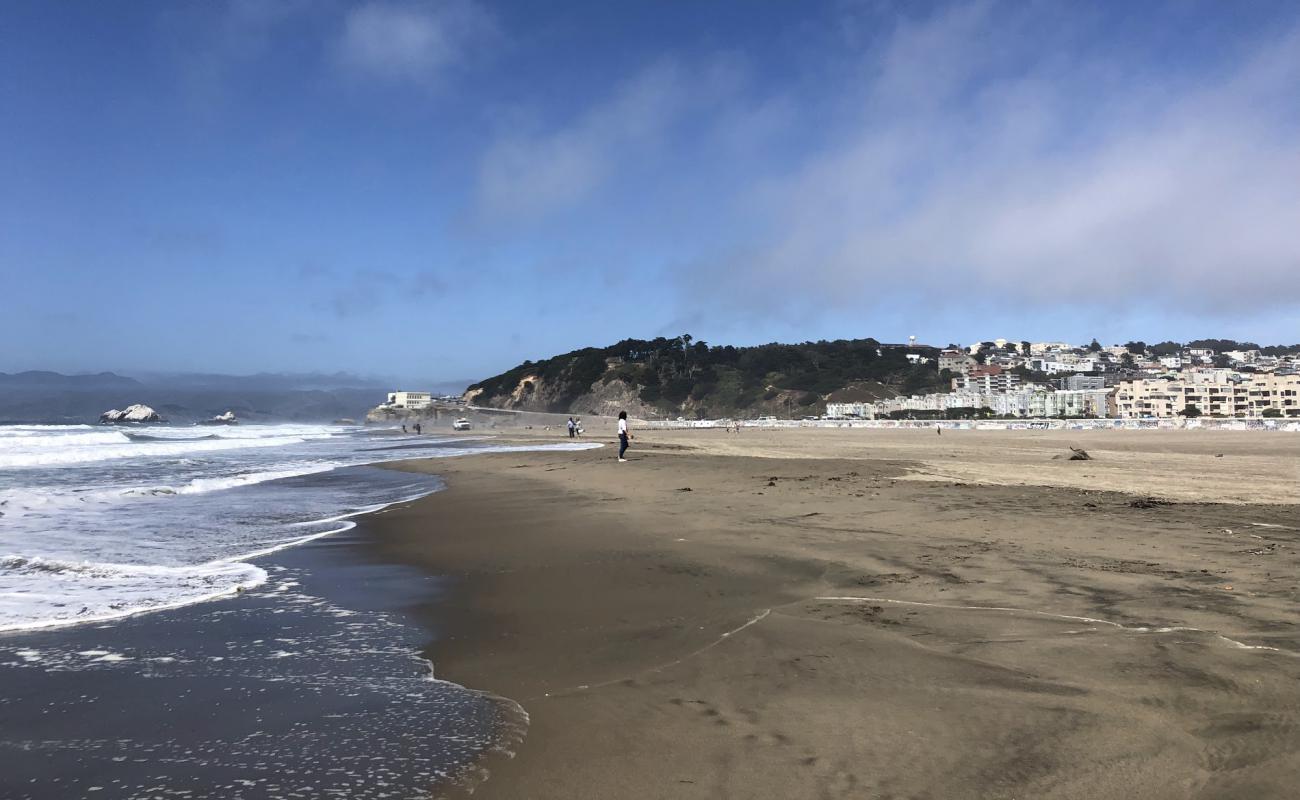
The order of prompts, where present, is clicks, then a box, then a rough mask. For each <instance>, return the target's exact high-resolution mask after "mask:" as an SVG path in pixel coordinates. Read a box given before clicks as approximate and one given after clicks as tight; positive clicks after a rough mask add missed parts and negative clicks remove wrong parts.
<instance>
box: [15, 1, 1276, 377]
mask: <svg viewBox="0 0 1300 800" xmlns="http://www.w3.org/2000/svg"><path fill="white" fill-rule="evenodd" d="M1298 87H1300V7H1298V6H1296V5H1295V4H1292V3H1268V2H1254V3H1231V4H1229V3H1216V2H1207V3H1195V2H1176V3H1169V4H1161V3H1155V2H1150V3H1129V2H1117V3H1100V4H1084V3H1046V2H1043V3H1023V2H1017V3H996V2H987V3H964V4H953V5H948V4H924V3H856V2H838V3H835V2H826V3H779V2H737V3H699V2H656V3H647V4H644V5H634V4H631V3H607V2H592V3H569V4H542V3H519V4H513V3H485V2H474V0H453V1H452V2H396V1H395V0H394V1H392V2H387V1H384V2H329V1H328V0H324V1H322V2H295V1H293V0H291V1H290V2H280V3H276V2H270V0H258V1H257V2H233V3H198V2H193V3H184V2H177V3H171V2H168V3H163V2H158V3H145V2H140V3H114V4H105V3H91V2H80V3H78V2H72V3H47V2H32V3H24V2H8V3H6V4H5V10H4V13H3V18H2V19H0V108H2V109H3V112H2V113H0V219H2V220H3V222H2V223H0V282H2V283H0V285H2V287H3V288H2V289H0V370H4V371H15V370H21V369H56V370H61V371H84V370H95V371H98V370H101V369H112V370H118V371H123V372H127V373H130V372H133V371H135V372H140V371H208V372H212V371H224V372H235V373H247V372H257V371H294V372H306V371H327V372H334V371H338V370H346V371H351V372H355V373H360V374H365V375H376V376H393V377H394V378H399V379H401V380H403V381H406V382H412V381H417V382H418V381H426V382H431V381H435V380H436V381H447V380H457V379H470V378H478V377H482V376H484V375H487V374H492V373H495V372H498V371H500V370H502V369H505V368H508V367H510V366H513V365H514V364H515V363H517V362H519V361H521V360H523V359H525V358H534V359H535V358H541V357H546V356H549V355H552V354H554V353H557V352H562V351H566V350H570V349H574V348H578V347H583V346H587V345H603V344H608V343H612V342H614V341H616V340H618V339H621V338H624V337H628V336H636V337H653V336H658V335H667V336H673V335H676V334H678V333H682V332H690V333H692V334H693V335H694V336H696V337H697V338H699V339H705V340H708V341H710V342H716V343H732V344H751V343H758V342H765V341H800V340H805V339H818V338H833V337H859V336H875V337H877V338H881V339H886V340H903V339H905V338H906V337H907V336H908V335H916V336H917V337H918V338H919V339H920V340H921V341H925V342H931V343H935V344H944V343H947V342H969V341H973V340H977V339H989V338H994V337H998V336H1004V337H1007V338H1012V339H1017V340H1019V339H1052V340H1058V339H1066V340H1083V341H1086V340H1087V339H1090V338H1091V337H1093V336H1096V337H1097V338H1099V339H1101V340H1102V341H1103V342H1105V343H1110V342H1122V341H1125V340H1128V339H1131V338H1132V339H1145V340H1148V341H1154V340H1158V339H1163V338H1175V339H1190V338H1196V337H1202V336H1216V337H1219V336H1223V337H1235V338H1243V339H1252V340H1256V341H1260V342H1270V343H1271V342H1279V341H1285V342H1287V343H1291V342H1294V341H1300V130H1298V128H1300V88H1298Z"/></svg>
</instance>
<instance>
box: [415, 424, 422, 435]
mask: <svg viewBox="0 0 1300 800" xmlns="http://www.w3.org/2000/svg"><path fill="white" fill-rule="evenodd" d="M420 433H421V430H420V423H418V422H417V423H415V435H416V436H419V435H420Z"/></svg>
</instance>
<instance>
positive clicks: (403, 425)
mask: <svg viewBox="0 0 1300 800" xmlns="http://www.w3.org/2000/svg"><path fill="white" fill-rule="evenodd" d="M402 433H406V423H405V422H403V423H402Z"/></svg>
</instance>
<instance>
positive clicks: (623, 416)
mask: <svg viewBox="0 0 1300 800" xmlns="http://www.w3.org/2000/svg"><path fill="white" fill-rule="evenodd" d="M631 438H632V434H631V432H630V431H628V429H627V412H626V411H620V412H618V460H619V461H627V459H626V458H623V454H624V453H626V452H627V442H628V440H629V439H631Z"/></svg>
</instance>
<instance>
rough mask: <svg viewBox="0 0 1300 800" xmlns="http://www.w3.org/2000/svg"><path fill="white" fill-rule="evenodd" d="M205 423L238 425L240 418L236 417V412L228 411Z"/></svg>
mask: <svg viewBox="0 0 1300 800" xmlns="http://www.w3.org/2000/svg"><path fill="white" fill-rule="evenodd" d="M203 424H204V425H238V424H239V420H237V419H235V412H233V411H227V412H226V413H224V414H218V415H216V416H215V417H213V418H212V419H210V420H206V421H204V423H203Z"/></svg>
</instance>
